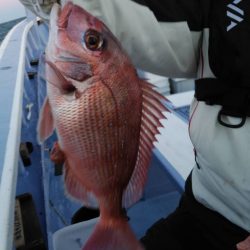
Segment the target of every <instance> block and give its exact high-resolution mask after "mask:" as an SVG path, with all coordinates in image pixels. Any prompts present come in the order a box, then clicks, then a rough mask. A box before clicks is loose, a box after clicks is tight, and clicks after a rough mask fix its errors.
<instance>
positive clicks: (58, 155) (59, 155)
mask: <svg viewBox="0 0 250 250" xmlns="http://www.w3.org/2000/svg"><path fill="white" fill-rule="evenodd" d="M50 159H51V161H53V162H54V163H55V164H60V165H61V164H64V162H65V154H64V152H63V151H62V150H61V148H60V146H59V143H58V142H57V141H56V142H55V143H54V145H53V148H52V150H51V151H50Z"/></svg>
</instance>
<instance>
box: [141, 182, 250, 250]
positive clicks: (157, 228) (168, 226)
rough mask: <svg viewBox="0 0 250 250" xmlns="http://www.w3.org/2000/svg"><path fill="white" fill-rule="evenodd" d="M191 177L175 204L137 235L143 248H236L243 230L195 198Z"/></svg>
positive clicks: (222, 249) (165, 249) (215, 249)
mask: <svg viewBox="0 0 250 250" xmlns="http://www.w3.org/2000/svg"><path fill="white" fill-rule="evenodd" d="M191 185H192V184H191V178H188V180H187V183H186V189H185V193H184V194H183V196H182V199H181V201H180V204H179V206H178V208H177V209H176V210H175V212H174V213H172V214H171V215H170V216H168V217H167V218H166V219H161V220H159V221H158V222H156V223H155V224H154V225H153V226H152V227H151V228H150V229H149V230H148V231H147V233H146V235H145V236H144V237H143V238H142V239H141V242H142V244H143V245H144V246H145V249H146V250H155V249H157V250H196V249H202V250H236V244H237V243H238V242H240V241H241V240H243V239H244V238H246V237H247V235H248V234H249V233H248V232H247V231H245V230H243V229H241V228H239V227H238V226H236V225H234V224H233V223H231V222H230V221H228V220H227V219H226V218H224V217H223V216H222V215H220V214H218V213H216V212H214V211H212V210H210V209H208V208H206V207H205V206H203V205H202V204H200V203H199V202H197V201H196V200H195V198H194V196H193V193H192V186H191Z"/></svg>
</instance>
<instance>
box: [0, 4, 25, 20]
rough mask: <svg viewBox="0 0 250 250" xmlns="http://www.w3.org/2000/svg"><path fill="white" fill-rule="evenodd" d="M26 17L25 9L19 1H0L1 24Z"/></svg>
mask: <svg viewBox="0 0 250 250" xmlns="http://www.w3.org/2000/svg"><path fill="white" fill-rule="evenodd" d="M24 16H25V9H24V7H23V5H22V4H21V3H20V2H19V0H0V23H4V22H8V21H10V20H14V19H17V18H19V17H24Z"/></svg>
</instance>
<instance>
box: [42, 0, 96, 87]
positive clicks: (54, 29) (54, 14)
mask: <svg viewBox="0 0 250 250" xmlns="http://www.w3.org/2000/svg"><path fill="white" fill-rule="evenodd" d="M73 7H74V5H73V3H72V2H68V3H67V4H66V5H65V6H64V7H63V11H62V10H61V6H60V5H59V4H57V3H55V4H54V5H53V7H52V10H51V16H50V35H49V41H48V46H47V48H46V59H47V61H49V62H50V68H51V65H52V64H54V69H55V66H56V68H57V70H58V71H60V72H61V75H63V76H64V77H65V78H67V79H69V80H73V82H75V81H77V82H79V83H80V82H83V81H85V80H87V79H88V78H90V77H92V70H91V66H90V65H89V64H88V63H86V62H85V61H84V60H83V59H81V58H79V57H77V56H75V55H73V54H71V53H70V51H68V50H67V48H63V46H62V47H61V45H60V44H61V43H60V38H59V36H60V32H64V31H65V29H66V28H67V25H68V19H69V16H70V14H71V12H72V10H73Z"/></svg>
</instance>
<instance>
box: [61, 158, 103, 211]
mask: <svg viewBox="0 0 250 250" xmlns="http://www.w3.org/2000/svg"><path fill="white" fill-rule="evenodd" d="M64 183H65V188H66V194H67V195H68V196H69V198H72V199H77V200H78V201H80V202H83V204H84V205H85V206H86V207H91V208H98V207H99V205H98V201H97V199H96V197H95V196H94V194H93V193H92V192H91V191H90V190H88V189H87V188H86V187H85V186H84V184H83V183H82V182H81V180H80V179H79V176H78V175H77V174H75V173H74V171H73V170H72V168H71V167H70V165H69V163H68V161H67V159H66V161H65V164H64Z"/></svg>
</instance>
